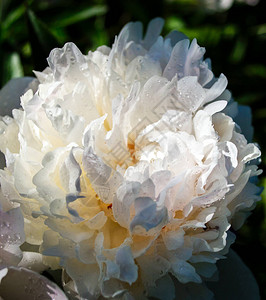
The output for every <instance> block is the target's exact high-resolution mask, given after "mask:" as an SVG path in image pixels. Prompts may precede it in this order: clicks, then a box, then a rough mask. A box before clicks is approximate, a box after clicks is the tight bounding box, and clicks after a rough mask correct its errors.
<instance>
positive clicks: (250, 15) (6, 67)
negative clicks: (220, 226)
mask: <svg viewBox="0 0 266 300" xmlns="http://www.w3.org/2000/svg"><path fill="white" fill-rule="evenodd" d="M265 13H266V1H265V0H260V3H259V4H258V5H257V6H254V7H252V6H248V5H245V4H243V3H235V4H234V5H233V6H232V7H231V9H229V10H228V11H225V12H210V11H206V9H204V7H203V6H202V5H201V4H200V3H199V1H197V0H168V1H152V0H138V1H124V0H118V1H111V0H106V1H104V0H98V1H97V0H92V1H81V0H80V1H77V0H35V1H34V0H29V1H16V0H0V87H1V86H3V85H4V84H5V83H6V82H7V81H8V80H9V79H10V78H13V77H20V76H24V75H30V76H32V75H33V73H32V70H38V71H41V70H43V69H44V68H45V67H46V66H47V62H46V58H47V56H48V55H49V52H50V50H51V49H52V48H54V47H58V46H59V47H61V46H63V45H64V43H65V42H67V41H73V42H74V43H76V44H77V46H78V47H79V48H80V49H81V51H82V52H83V53H87V52H88V51H89V50H94V49H96V48H97V47H98V46H100V45H103V44H107V45H109V46H110V45H111V44H112V42H113V40H114V36H115V35H116V34H118V33H119V32H120V30H121V28H122V27H123V25H124V24H126V23H127V22H129V21H137V20H140V21H142V22H143V24H144V26H146V25H147V24H148V22H149V20H151V19H152V18H154V17H157V16H160V17H163V18H164V19H165V21H166V23H165V27H164V32H163V34H166V33H168V32H169V31H171V30H173V29H177V30H180V31H182V32H184V33H185V34H187V35H188V37H189V38H191V39H192V38H194V37H196V38H197V40H198V43H199V45H201V46H204V47H206V50H207V54H206V57H210V58H211V60H212V67H213V71H214V73H215V75H216V76H218V75H219V74H220V73H224V74H225V75H226V77H227V78H228V81H229V84H228V88H229V90H231V91H232V93H233V96H234V98H235V99H236V100H237V101H238V102H239V103H241V104H247V105H250V106H251V107H252V110H253V125H254V127H255V130H254V133H255V137H254V139H255V141H256V142H257V143H258V144H259V145H260V147H261V150H262V153H264V152H265V147H266V136H265V133H266V105H265V101H266V92H265V89H266V64H265V62H266V60H265V49H266V23H265V22H266V18H265ZM265 163H266V160H265V158H264V156H263V158H262V164H261V168H262V169H264V170H265ZM260 184H261V185H262V186H263V185H266V177H265V175H262V176H260ZM265 212H266V192H264V193H263V194H262V201H261V202H260V203H259V204H258V205H257V207H256V209H255V211H254V212H253V214H252V216H251V217H249V219H248V221H247V222H246V225H245V226H244V227H243V228H242V229H241V230H240V231H238V232H237V233H236V235H237V240H236V243H235V244H234V245H233V248H234V249H235V250H236V251H237V252H238V254H239V255H240V256H241V257H242V259H243V260H244V261H245V263H246V264H247V265H248V266H249V267H250V269H251V270H252V271H253V273H254V275H255V277H256V279H257V281H258V283H259V286H260V290H261V296H262V299H266V272H265V266H266V258H265V257H266V251H265V250H266V218H265Z"/></svg>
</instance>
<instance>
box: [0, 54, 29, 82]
mask: <svg viewBox="0 0 266 300" xmlns="http://www.w3.org/2000/svg"><path fill="white" fill-rule="evenodd" d="M23 75H24V72H23V67H22V64H21V60H20V56H19V54H18V53H17V52H13V53H11V54H6V55H5V59H4V60H3V79H2V81H3V83H5V82H7V81H9V80H10V79H12V78H15V77H21V76H23Z"/></svg>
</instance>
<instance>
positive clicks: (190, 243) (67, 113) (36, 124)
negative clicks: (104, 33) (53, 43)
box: [0, 18, 260, 300]
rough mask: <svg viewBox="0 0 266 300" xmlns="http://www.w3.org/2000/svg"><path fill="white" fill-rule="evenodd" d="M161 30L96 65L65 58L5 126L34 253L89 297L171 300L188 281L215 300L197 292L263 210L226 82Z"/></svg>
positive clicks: (251, 152)
mask: <svg viewBox="0 0 266 300" xmlns="http://www.w3.org/2000/svg"><path fill="white" fill-rule="evenodd" d="M162 26H163V20H162V19H159V18H157V19H154V20H152V21H151V22H150V24H149V26H148V29H147V33H146V35H145V36H144V37H143V36H142V25H141V23H139V22H136V23H129V24H128V25H126V26H125V27H124V29H123V30H122V32H121V33H120V34H119V36H118V37H117V38H116V39H115V42H114V44H113V46H112V48H111V49H110V48H109V47H106V46H102V47H99V48H98V49H97V50H96V51H95V52H89V53H88V55H83V54H81V52H80V51H79V50H78V48H77V47H76V46H75V45H74V44H73V43H67V44H66V45H65V46H64V47H63V48H62V49H54V50H53V51H52V52H51V54H50V56H49V58H48V63H49V67H48V68H47V69H45V70H44V71H43V72H35V74H36V76H37V78H38V80H39V85H38V89H37V91H36V92H33V90H32V89H29V90H28V91H27V92H26V93H25V94H24V95H23V96H22V97H21V106H22V109H14V110H13V118H10V117H3V118H2V119H1V121H0V132H1V139H0V150H1V151H2V152H3V153H4V154H5V158H6V168H5V170H1V174H0V175H1V177H0V180H1V190H2V194H4V195H5V197H6V198H7V199H8V200H9V201H11V200H12V203H16V205H17V204H18V203H19V204H20V207H19V209H20V210H21V212H22V214H23V216H24V230H25V234H26V242H27V244H31V245H36V246H40V247H39V251H40V253H41V254H42V255H43V263H45V264H46V265H49V266H50V267H52V268H54V269H56V268H63V269H64V270H65V271H64V272H65V274H64V276H65V278H67V279H65V282H64V284H65V289H66V291H69V293H73V294H75V293H78V294H79V296H80V297H81V298H85V299H97V298H99V297H105V298H112V297H113V298H114V297H117V298H119V299H120V298H121V299H133V298H134V299H147V298H148V297H150V296H153V297H157V298H159V299H164V300H167V299H174V298H175V294H178V288H176V289H177V290H176V291H175V285H176V286H177V287H179V289H180V291H181V289H182V286H186V284H190V285H192V286H193V285H194V286H198V288H199V289H200V292H199V295H200V294H201V293H202V294H204V295H205V298H204V299H207V298H211V297H212V293H211V292H210V291H209V290H208V289H207V287H206V286H205V285H204V284H203V285H197V283H201V282H203V281H205V280H206V279H208V278H210V277H212V276H213V274H214V273H215V271H216V262H217V260H219V259H221V258H224V254H226V253H227V251H228V248H229V246H230V244H231V243H232V242H233V240H234V237H233V234H232V233H230V231H229V229H230V227H231V225H233V226H234V228H235V229H237V228H239V227H241V225H242V224H243V222H244V220H245V218H246V217H247V215H248V213H249V211H250V210H251V209H252V208H253V207H254V205H255V203H256V202H257V201H258V200H259V199H260V198H259V196H258V194H259V191H260V189H259V188H258V187H256V185H255V184H254V183H253V179H254V178H256V176H257V175H258V174H259V171H258V168H257V163H258V161H257V160H256V159H257V158H259V156H260V151H259V149H258V148H257V147H256V146H255V145H254V144H252V143H248V142H247V140H246V138H245V136H244V132H243V131H241V127H240V126H239V125H238V124H236V123H235V121H234V118H235V117H236V115H237V114H238V107H237V104H236V103H235V102H233V100H231V94H230V92H229V91H228V90H226V85H227V80H226V77H225V76H224V75H223V74H222V75H220V77H219V78H215V77H214V75H213V73H212V71H211V67H210V62H209V60H203V55H204V53H205V49H204V48H201V47H199V46H198V45H197V41H196V40H193V41H192V42H191V43H190V42H189V40H188V38H187V37H186V36H185V35H183V34H182V33H180V32H171V33H170V34H169V35H167V36H166V37H165V38H163V37H162V36H160V32H161V29H162ZM229 101H230V102H229ZM244 110H245V108H244ZM241 111H242V108H240V109H239V112H240V113H241ZM240 119H241V117H240ZM246 127H247V129H248V130H250V128H251V125H250V124H249V125H248V126H246ZM247 136H250V133H247ZM2 201H3V200H2V198H1V202H0V203H2ZM35 248H36V247H35ZM72 280H73V281H72ZM198 291H199V290H198Z"/></svg>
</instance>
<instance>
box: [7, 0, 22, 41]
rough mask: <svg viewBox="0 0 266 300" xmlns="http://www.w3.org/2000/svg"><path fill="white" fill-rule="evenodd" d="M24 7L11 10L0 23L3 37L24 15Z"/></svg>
mask: <svg viewBox="0 0 266 300" xmlns="http://www.w3.org/2000/svg"><path fill="white" fill-rule="evenodd" d="M25 11H26V8H25V5H20V6H19V7H18V8H16V9H15V10H12V11H11V12H10V13H9V14H8V15H7V17H6V18H5V19H4V20H3V22H2V30H3V37H6V36H7V34H8V29H9V28H10V27H11V26H12V25H13V23H14V22H16V21H17V20H18V19H19V18H20V17H22V16H23V14H24V13H25Z"/></svg>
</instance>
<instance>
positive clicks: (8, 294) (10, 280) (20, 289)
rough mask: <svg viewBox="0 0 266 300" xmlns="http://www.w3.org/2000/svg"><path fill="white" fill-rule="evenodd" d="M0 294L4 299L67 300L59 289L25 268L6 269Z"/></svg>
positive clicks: (0, 286)
mask: <svg viewBox="0 0 266 300" xmlns="http://www.w3.org/2000/svg"><path fill="white" fill-rule="evenodd" d="M14 282H15V283H16V286H15V287H16V288H14ZM0 294H1V296H2V297H3V298H4V299H30V298H37V299H47V300H48V299H51V300H52V299H53V300H67V297H66V296H65V294H64V293H63V292H62V291H61V290H60V288H59V287H58V286H57V285H56V284H55V283H53V282H51V281H50V280H48V279H47V278H46V277H44V276H41V275H39V274H37V273H35V272H33V271H30V270H28V269H25V268H14V267H10V268H8V272H7V274H6V275H5V276H4V277H3V278H2V280H1V284H0Z"/></svg>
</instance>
